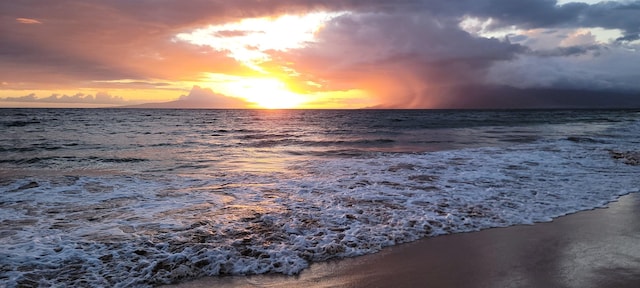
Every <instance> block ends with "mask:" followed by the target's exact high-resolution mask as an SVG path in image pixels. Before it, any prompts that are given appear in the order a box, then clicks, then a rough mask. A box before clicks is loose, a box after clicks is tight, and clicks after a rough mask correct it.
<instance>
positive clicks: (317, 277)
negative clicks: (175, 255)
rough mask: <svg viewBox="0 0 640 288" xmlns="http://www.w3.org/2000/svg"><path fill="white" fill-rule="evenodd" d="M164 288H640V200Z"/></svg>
mask: <svg viewBox="0 0 640 288" xmlns="http://www.w3.org/2000/svg"><path fill="white" fill-rule="evenodd" d="M167 287H182V288H185V287H640V195H639V194H630V195H627V196H623V197H621V198H620V199H619V200H618V201H617V202H613V203H610V204H609V205H608V208H603V209H596V210H591V211H584V212H580V213H576V214H572V215H568V216H565V217H561V218H558V219H555V220H554V221H553V222H549V223H538V224H535V225H524V226H513V227H508V228H495V229H488V230H484V231H480V232H473V233H462V234H453V235H446V236H440V237H434V238H428V239H423V240H420V241H416V242H413V243H408V244H404V245H399V246H395V247H390V248H387V249H384V250H383V251H381V252H380V253H377V254H372V255H366V256H362V257H356V258H350V259H343V260H336V261H328V262H323V263H314V264H312V265H311V267H310V268H308V269H306V270H304V271H303V272H302V273H301V274H300V275H297V276H281V275H256V276H248V277H242V276H237V277H219V278H215V277H213V278H204V279H199V280H195V281H190V282H186V283H181V284H179V285H174V286H167Z"/></svg>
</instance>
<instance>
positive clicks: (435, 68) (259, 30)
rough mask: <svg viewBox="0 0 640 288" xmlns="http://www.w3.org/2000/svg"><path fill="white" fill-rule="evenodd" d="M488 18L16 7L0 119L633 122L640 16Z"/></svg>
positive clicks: (386, 9)
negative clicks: (28, 110) (587, 113)
mask: <svg viewBox="0 0 640 288" xmlns="http://www.w3.org/2000/svg"><path fill="white" fill-rule="evenodd" d="M436 2H437V3H439V2H438V1H436ZM485 2H486V3H485V4H482V5H478V4H472V3H473V2H469V3H467V2H465V1H463V2H460V3H449V2H443V3H440V4H437V3H435V2H422V1H400V2H398V3H393V4H387V3H386V2H383V1H369V2H358V1H353V2H352V1H346V2H342V3H338V2H336V3H325V2H323V1H274V2H261V1H240V2H233V3H231V2H218V1H198V2H191V1H187V2H184V1H183V2H180V1H176V2H172V1H169V2H165V3H163V4H157V3H155V2H148V3H147V2H145V1H141V2H136V4H132V3H128V2H123V1H92V2H83V1H72V0H68V1H61V2H58V3H56V4H55V5H52V6H51V7H49V6H48V5H29V4H28V2H23V1H11V2H10V3H9V2H7V3H2V4H0V8H2V12H0V16H1V17H0V21H1V23H2V28H0V32H2V35H4V36H3V37H2V39H0V44H2V45H1V47H2V48H0V50H1V51H0V52H1V53H0V107H117V106H131V105H141V104H147V103H156V104H159V103H185V102H191V103H192V104H190V105H191V106H196V105H203V106H202V108H267V109H269V108H271V109H274V108H275V109H282V108H285V109H286V108H296V109H327V108H328V109H336V108H337V109H362V108H370V107H381V108H398V109H403V108H406V109H411V108H423V109H425V108H426V109H429V108H435V109H438V108H441V109H442V108H457V107H464V108H466V107H468V106H469V105H467V104H466V103H467V102H469V101H471V102H474V103H478V105H477V107H508V106H518V107H519V106H525V107H526V106H527V104H526V103H527V102H534V103H535V105H534V106H533V107H534V108H535V107H549V108H556V106H554V105H555V102H563V103H564V102H566V101H565V100H559V101H553V100H551V101H549V99H547V100H545V101H546V102H545V103H540V102H541V101H533V100H525V101H524V103H525V104H517V103H516V104H513V102H518V101H519V100H518V94H519V93H520V94H526V95H527V97H529V98H531V97H533V98H535V97H540V98H545V99H546V98H548V97H547V95H537V96H536V95H533V94H532V93H531V92H530V91H535V90H540V89H543V90H546V91H564V90H570V91H585V92H586V93H588V94H591V96H594V95H595V94H598V93H600V94H601V96H599V98H602V99H606V98H608V97H609V96H610V95H613V94H616V95H623V94H624V95H623V96H624V97H623V98H625V99H624V100H619V99H615V97H614V99H613V100H612V101H613V103H612V104H610V105H605V106H606V107H612V106H616V107H619V106H631V107H640V84H638V82H637V81H635V80H634V79H637V78H640V74H639V73H640V72H639V70H638V69H636V67H635V65H634V64H633V63H638V62H640V56H639V55H640V53H639V52H638V49H640V40H639V39H640V31H639V28H638V21H639V20H638V18H639V17H635V16H637V14H634V11H637V10H636V8H634V7H636V6H635V5H637V4H638V2H637V1H611V2H599V1H578V2H573V1H534V0H531V1H530V0H527V1H526V3H522V5H525V6H526V7H527V8H526V9H524V8H523V7H525V6H519V5H511V4H508V3H501V2H500V1H485ZM468 86H473V87H478V88H479V90H480V93H476V92H475V89H465V88H464V87H468ZM496 87H506V88H508V89H510V90H509V91H508V92H510V93H515V95H488V93H484V92H485V91H489V90H492V91H498V89H496ZM503 90H505V89H503ZM500 93H502V92H500ZM558 97H562V96H558ZM590 98H592V100H593V99H595V100H596V101H595V102H589V101H591V100H589V101H584V100H581V99H575V100H573V102H572V103H567V105H564V104H563V105H559V106H557V107H558V108H561V107H573V106H576V107H582V106H589V107H594V108H597V107H601V105H602V103H603V102H604V103H605V104H606V100H604V101H600V100H598V97H590ZM536 105H537V106H536Z"/></svg>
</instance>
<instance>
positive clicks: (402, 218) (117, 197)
mask: <svg viewBox="0 0 640 288" xmlns="http://www.w3.org/2000/svg"><path fill="white" fill-rule="evenodd" d="M639 120H640V113H638V112H636V111H589V110H580V111H420V110H408V111H377V110H375V111H372V110H362V111H321V110H320V111H319V110H308V111H307V110H291V111H267V110H265V111H261V110H127V109H120V110H118V109H114V110H109V109H96V110H92V109H77V110H76V109H0V127H2V131H3V133H2V136H1V137H0V165H1V166H0V208H1V209H0V219H2V220H1V221H2V225H1V226H0V227H1V228H0V238H1V239H2V241H0V281H2V282H5V283H8V285H9V287H12V286H20V285H27V286H50V285H60V284H66V285H81V286H118V287H122V286H131V285H136V286H141V285H142V286H144V285H155V284H161V283H170V282H173V281H176V280H180V279H185V278H195V277H201V276H206V275H220V274H254V273H271V272H277V273H284V274H294V273H298V272H299V271H301V270H302V269H304V268H305V267H307V266H308V265H309V263H310V262H311V261H321V260H325V259H330V258H335V257H349V256H356V255H362V254H366V253H372V252H375V251H378V250H379V249H381V248H382V247H385V246H389V245H395V244H397V243H402V242H407V241H412V240H416V239H418V238H421V237H426V236H436V235H441V234H447V233H455V232H463V231H475V230H479V229H483V228H489V227H497V226H507V225H513V224H522V223H533V222H540V221H549V220H551V219H552V218H554V217H558V216H561V215H565V214H568V213H572V212H576V211H579V210H585V209H591V208H594V207H599V206H602V205H604V204H606V203H608V202H610V201H612V200H614V199H616V198H617V197H619V196H620V195H624V194H627V193H631V192H637V191H638V190H639V187H640V186H639V185H638V184H640V179H639V177H637V175H638V171H639V170H638V169H639V168H638V166H634V165H629V164H631V163H629V161H627V160H628V159H627V160H626V159H624V158H620V157H612V156H615V155H616V154H615V153H612V151H613V152H628V151H631V152H633V151H637V150H636V149H637V147H638V144H639V143H640V137H639V136H638V135H640V133H639V132H640V121H639Z"/></svg>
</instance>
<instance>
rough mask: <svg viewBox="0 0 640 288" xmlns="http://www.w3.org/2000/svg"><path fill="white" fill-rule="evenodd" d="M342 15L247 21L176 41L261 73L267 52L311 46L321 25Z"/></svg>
mask: <svg viewBox="0 0 640 288" xmlns="http://www.w3.org/2000/svg"><path fill="white" fill-rule="evenodd" d="M341 14H344V13H326V12H316V13H309V14H305V15H284V16H279V17H263V18H248V19H243V20H241V21H239V22H235V23H227V24H222V25H210V26H208V27H206V28H200V29H196V30H194V31H192V32H189V33H180V34H178V35H176V37H175V39H176V40H179V41H185V42H188V43H191V44H194V45H200V46H209V47H211V48H213V49H215V50H217V51H224V52H227V53H228V54H227V55H228V56H229V57H232V58H234V59H236V60H237V61H239V62H241V63H243V64H245V65H247V66H248V67H250V68H252V69H254V70H256V71H259V72H264V71H263V70H262V68H261V67H260V66H259V64H260V63H262V62H265V61H267V60H269V59H270V57H269V55H268V54H267V53H266V51H268V50H274V51H286V50H288V49H293V48H300V47H303V46H304V45H305V44H307V43H309V42H313V40H314V37H315V34H316V33H317V32H318V31H319V30H320V29H322V27H323V26H324V24H325V23H326V22H327V21H329V20H331V19H333V18H335V17H337V16H339V15H341Z"/></svg>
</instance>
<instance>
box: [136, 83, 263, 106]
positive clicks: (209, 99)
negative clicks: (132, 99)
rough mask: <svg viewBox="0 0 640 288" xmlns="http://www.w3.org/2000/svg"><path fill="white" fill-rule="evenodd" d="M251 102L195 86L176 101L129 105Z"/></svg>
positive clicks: (209, 104)
mask: <svg viewBox="0 0 640 288" xmlns="http://www.w3.org/2000/svg"><path fill="white" fill-rule="evenodd" d="M250 106H251V103H248V102H246V101H244V100H242V99H238V98H234V97H229V96H225V95H222V94H218V93H215V92H213V90H211V89H209V88H201V87H200V86H193V88H191V91H190V92H189V94H188V95H182V96H180V98H179V99H178V100H176V101H170V102H162V103H147V104H140V105H133V106H128V107H129V108H171V109H176V108H180V109H241V108H248V107H250Z"/></svg>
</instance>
